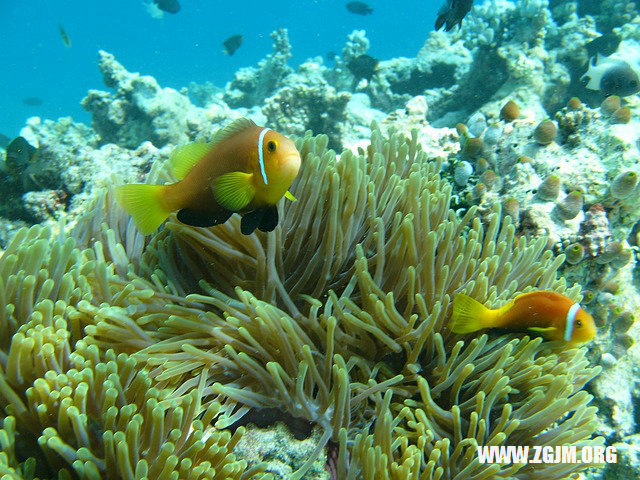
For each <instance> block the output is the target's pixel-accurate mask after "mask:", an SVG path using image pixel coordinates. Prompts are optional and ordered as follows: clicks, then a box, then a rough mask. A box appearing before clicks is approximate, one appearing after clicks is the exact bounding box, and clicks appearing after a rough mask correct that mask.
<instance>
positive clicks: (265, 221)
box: [258, 205, 278, 232]
mask: <svg viewBox="0 0 640 480" xmlns="http://www.w3.org/2000/svg"><path fill="white" fill-rule="evenodd" d="M263 210H264V215H263V216H262V220H261V221H260V225H258V229H259V230H260V231H261V232H272V231H273V230H274V229H275V228H276V227H277V226H278V207H276V206H275V205H271V206H270V207H265V208H264V209H263Z"/></svg>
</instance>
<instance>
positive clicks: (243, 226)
mask: <svg viewBox="0 0 640 480" xmlns="http://www.w3.org/2000/svg"><path fill="white" fill-rule="evenodd" d="M263 216H264V208H259V209H258V210H253V211H251V212H248V213H245V214H244V215H243V216H242V221H241V222H240V231H241V232H242V234H243V235H251V234H252V233H253V231H254V230H255V229H256V228H258V225H260V222H262V217H263Z"/></svg>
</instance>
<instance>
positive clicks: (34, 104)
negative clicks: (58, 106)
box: [22, 97, 44, 107]
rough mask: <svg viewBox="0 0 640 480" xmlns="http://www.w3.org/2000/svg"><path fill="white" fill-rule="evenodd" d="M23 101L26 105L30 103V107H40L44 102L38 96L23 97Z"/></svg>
mask: <svg viewBox="0 0 640 480" xmlns="http://www.w3.org/2000/svg"><path fill="white" fill-rule="evenodd" d="M22 103H24V104H25V105H29V106H30V107H39V106H40V105H42V104H43V103H44V102H43V101H42V99H41V98H38V97H27V98H23V99H22Z"/></svg>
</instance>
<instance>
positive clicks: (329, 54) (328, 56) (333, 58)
mask: <svg viewBox="0 0 640 480" xmlns="http://www.w3.org/2000/svg"><path fill="white" fill-rule="evenodd" d="M337 56H338V54H337V53H336V52H334V51H330V52H327V53H326V54H325V58H326V59H327V61H328V62H335V61H336V57H337Z"/></svg>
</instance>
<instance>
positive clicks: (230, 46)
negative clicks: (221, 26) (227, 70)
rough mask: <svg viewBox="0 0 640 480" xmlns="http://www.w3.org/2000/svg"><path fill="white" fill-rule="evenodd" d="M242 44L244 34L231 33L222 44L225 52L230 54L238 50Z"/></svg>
mask: <svg viewBox="0 0 640 480" xmlns="http://www.w3.org/2000/svg"><path fill="white" fill-rule="evenodd" d="M241 45H242V35H231V36H230V37H229V38H227V39H226V40H225V41H224V42H222V46H223V47H224V53H225V54H226V55H229V56H231V55H233V54H234V53H236V50H238V49H239V48H240V46H241Z"/></svg>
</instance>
